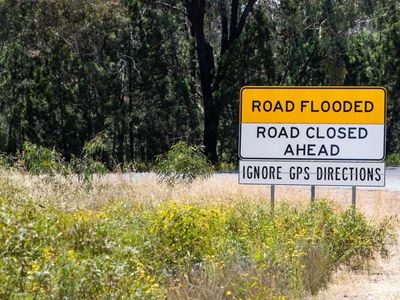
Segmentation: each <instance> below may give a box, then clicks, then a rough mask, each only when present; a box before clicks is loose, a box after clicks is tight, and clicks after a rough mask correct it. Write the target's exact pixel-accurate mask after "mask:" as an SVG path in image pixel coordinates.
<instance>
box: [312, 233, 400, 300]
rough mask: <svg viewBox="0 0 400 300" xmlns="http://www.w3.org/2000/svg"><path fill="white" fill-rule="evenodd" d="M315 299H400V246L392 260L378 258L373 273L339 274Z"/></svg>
mask: <svg viewBox="0 0 400 300" xmlns="http://www.w3.org/2000/svg"><path fill="white" fill-rule="evenodd" d="M398 233H400V229H399V230H398ZM312 299H314V300H322V299H350V300H353V299H360V300H361V299H363V300H368V299H371V300H372V299H374V300H376V299H379V300H388V299H389V300H390V299H393V300H394V299H400V244H399V243H397V244H396V245H394V246H393V247H392V249H391V252H390V256H389V258H387V259H382V258H378V259H377V260H376V261H375V262H374V264H373V265H372V266H371V268H370V270H369V271H366V272H359V273H355V272H349V271H347V270H341V271H338V272H337V273H336V274H335V275H334V277H333V280H332V282H331V283H330V284H329V286H328V288H327V289H326V290H324V291H321V292H320V293H319V294H318V295H317V296H316V297H313V298H312Z"/></svg>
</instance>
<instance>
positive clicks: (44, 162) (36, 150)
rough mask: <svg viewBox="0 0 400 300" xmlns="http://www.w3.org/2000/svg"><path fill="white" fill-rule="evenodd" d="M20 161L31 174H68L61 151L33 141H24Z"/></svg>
mask: <svg viewBox="0 0 400 300" xmlns="http://www.w3.org/2000/svg"><path fill="white" fill-rule="evenodd" d="M22 150H23V151H22V154H21V156H20V162H21V164H22V166H23V167H24V168H25V170H26V171H27V172H28V173H29V174H31V175H42V174H46V175H49V176H54V175H55V174H63V175H65V174H67V173H68V169H67V167H66V164H65V162H64V159H63V157H62V155H61V153H59V152H57V151H56V150H55V149H48V148H45V147H42V146H37V145H35V144H31V143H27V142H26V143H24V145H23V147H22Z"/></svg>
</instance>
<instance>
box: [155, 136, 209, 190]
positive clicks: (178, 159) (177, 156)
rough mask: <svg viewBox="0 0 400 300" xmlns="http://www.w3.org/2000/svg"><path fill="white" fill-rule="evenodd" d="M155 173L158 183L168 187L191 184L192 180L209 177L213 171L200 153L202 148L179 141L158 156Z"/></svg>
mask: <svg viewBox="0 0 400 300" xmlns="http://www.w3.org/2000/svg"><path fill="white" fill-rule="evenodd" d="M155 171H156V173H157V175H158V177H159V180H160V181H165V182H167V183H168V184H169V185H174V184H177V183H191V182H192V181H193V180H194V179H196V178H198V177H200V178H207V177H210V176H211V174H212V172H213V169H212V166H211V165H210V164H209V163H208V161H207V158H206V157H205V156H204V154H203V153H202V147H200V146H189V145H188V144H187V143H185V142H183V141H181V142H178V143H176V144H175V145H173V146H172V147H171V149H170V150H169V151H168V152H167V153H166V154H165V155H159V156H158V157H157V160H156V166H155Z"/></svg>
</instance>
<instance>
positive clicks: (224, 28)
mask: <svg viewBox="0 0 400 300" xmlns="http://www.w3.org/2000/svg"><path fill="white" fill-rule="evenodd" d="M218 8H219V14H220V17H221V54H223V53H224V52H225V51H226V49H227V48H228V11H227V9H226V1H225V0H219V1H218Z"/></svg>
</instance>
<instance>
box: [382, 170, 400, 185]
mask: <svg viewBox="0 0 400 300" xmlns="http://www.w3.org/2000/svg"><path fill="white" fill-rule="evenodd" d="M385 188H386V189H395V190H400V167H386V186H385Z"/></svg>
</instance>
